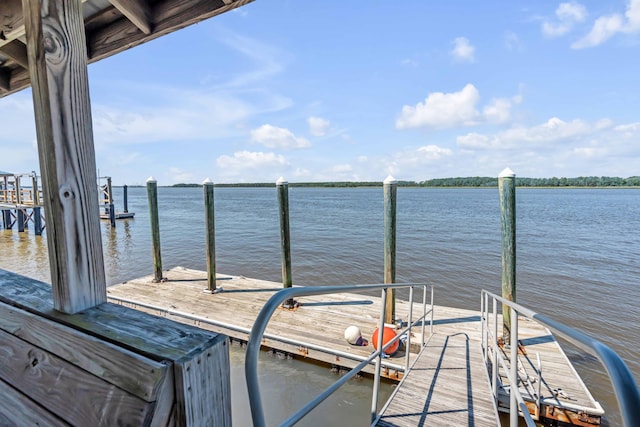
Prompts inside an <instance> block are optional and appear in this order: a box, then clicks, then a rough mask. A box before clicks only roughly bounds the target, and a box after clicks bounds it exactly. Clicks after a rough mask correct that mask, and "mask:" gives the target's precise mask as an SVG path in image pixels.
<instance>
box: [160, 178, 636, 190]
mask: <svg viewBox="0 0 640 427" xmlns="http://www.w3.org/2000/svg"><path fill="white" fill-rule="evenodd" d="M201 186H202V185H201V184H174V185H173V187H201ZM497 186H498V178H495V177H488V176H470V177H457V178H438V179H429V180H426V181H398V187H480V188H482V187H497ZM516 186H518V187H640V176H632V177H629V178H618V177H611V176H579V177H577V178H556V177H552V178H520V177H516ZM216 187H275V184H274V183H272V182H256V183H237V184H216ZM289 187H316V188H318V187H321V188H322V187H325V188H355V187H382V182H380V181H340V182H292V183H290V184H289Z"/></svg>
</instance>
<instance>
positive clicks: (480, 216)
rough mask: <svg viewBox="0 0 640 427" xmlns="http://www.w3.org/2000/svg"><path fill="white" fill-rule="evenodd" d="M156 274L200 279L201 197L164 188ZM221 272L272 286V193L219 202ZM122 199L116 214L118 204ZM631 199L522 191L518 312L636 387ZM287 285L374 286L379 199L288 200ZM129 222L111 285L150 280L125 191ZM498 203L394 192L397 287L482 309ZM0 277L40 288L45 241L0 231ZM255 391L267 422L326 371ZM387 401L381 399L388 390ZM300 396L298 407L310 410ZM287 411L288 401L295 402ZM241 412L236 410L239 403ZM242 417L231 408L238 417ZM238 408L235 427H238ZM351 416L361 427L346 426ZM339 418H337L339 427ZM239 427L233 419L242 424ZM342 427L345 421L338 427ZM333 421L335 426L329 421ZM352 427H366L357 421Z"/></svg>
mask: <svg viewBox="0 0 640 427" xmlns="http://www.w3.org/2000/svg"><path fill="white" fill-rule="evenodd" d="M158 191H159V204H160V209H161V212H160V227H161V230H160V233H161V241H162V253H163V266H164V268H169V267H173V266H176V265H181V266H185V267H190V268H195V269H201V270H204V269H206V263H205V262H206V261H205V256H204V254H205V245H204V219H203V217H204V214H203V207H202V190H201V189H199V188H195V189H176V188H160V189H159V190H158ZM215 191H216V195H215V197H216V251H217V265H218V271H220V272H222V273H228V274H236V275H245V276H247V277H254V278H260V279H266V280H274V281H279V280H280V252H279V250H280V249H279V245H280V241H279V239H280V237H279V223H278V211H277V198H276V192H275V189H274V188H256V189H254V188H233V189H231V188H229V189H227V188H219V189H216V190H215ZM120 192H121V190H120V189H116V201H117V202H118V201H120V202H121V195H120V194H119V193H120ZM639 202H640V190H635V189H621V190H616V189H607V190H591V189H549V190H545V189H519V190H518V192H517V211H516V212H517V297H518V302H520V303H522V304H524V305H527V306H529V307H530V308H532V309H534V310H536V311H539V312H541V313H545V314H548V315H550V316H552V317H554V318H555V319H558V320H560V321H562V322H565V323H567V324H569V325H572V326H575V327H578V328H580V329H582V330H583V331H585V332H587V333H590V334H592V335H593V336H595V337H598V338H599V339H600V340H602V341H604V342H605V343H606V344H608V345H610V346H611V347H613V348H614V349H615V350H616V351H618V353H619V354H620V355H621V356H622V357H623V358H624V359H625V361H626V362H627V363H628V364H629V366H630V368H631V369H632V371H633V372H634V374H635V376H636V378H640V349H639V348H638V346H637V343H638V342H640V328H638V327H637V322H638V320H639V319H640V306H639V304H638V302H640V283H639V281H640V262H639V261H638V260H639V256H640V231H639V230H640V203H639ZM289 205H290V209H291V213H290V216H291V235H292V236H291V238H292V262H293V279H294V284H298V285H327V284H341V283H345V284H346V283H349V284H352V283H379V282H381V281H382V266H383V259H382V239H383V217H382V213H383V210H382V207H383V206H382V189H380V188H378V189H371V188H367V189H319V188H304V189H303V188H291V189H290V190H289ZM129 210H130V211H133V212H136V218H135V219H134V220H130V221H120V222H118V224H117V226H116V228H115V229H111V228H110V227H109V225H108V224H107V223H103V226H102V238H103V245H104V254H105V266H106V270H107V271H106V273H107V280H108V282H109V283H112V284H113V283H119V282H122V281H125V280H128V279H131V278H134V277H138V276H142V275H146V274H150V273H151V272H152V254H151V243H150V233H149V221H148V211H147V210H148V208H147V202H146V191H145V189H144V188H130V189H129ZM499 218H500V217H499V204H498V194H497V190H496V189H405V188H400V189H398V217H397V223H398V233H397V281H398V282H401V281H415V282H421V281H430V282H431V283H433V284H435V285H436V287H437V288H436V302H437V303H438V304H446V305H451V306H456V307H461V308H469V309H478V308H479V292H480V290H481V289H482V288H486V289H489V290H492V291H494V292H496V293H500V277H501V271H500V224H499ZM0 254H1V255H2V256H1V257H0V268H3V269H7V270H12V271H16V272H20V273H22V274H25V275H27V276H31V277H35V278H38V279H42V280H45V281H48V280H49V271H48V267H47V255H46V238H44V239H40V238H36V237H35V236H33V234H32V233H18V232H17V230H14V231H8V230H0ZM565 349H566V351H567V353H568V354H569V356H570V358H571V359H572V360H573V361H574V363H575V365H576V368H577V370H578V371H579V372H580V373H581V375H582V376H583V379H584V380H585V382H586V383H587V385H588V386H589V387H590V389H591V391H592V393H593V394H594V396H595V397H596V399H598V400H599V401H600V402H601V403H602V404H603V406H604V407H605V410H606V411H607V413H608V418H609V421H610V422H611V425H616V424H618V422H619V418H618V417H617V414H616V413H617V407H616V406H615V400H614V398H613V397H612V391H611V387H610V385H609V382H608V380H607V378H606V376H605V375H604V374H603V373H602V369H601V368H600V366H599V364H598V363H597V362H596V361H594V360H593V359H592V358H591V357H586V356H585V355H584V354H582V353H580V352H579V351H577V350H574V349H572V348H570V347H568V346H566V347H565ZM232 358H233V359H234V360H236V362H237V363H236V364H235V366H236V368H234V372H233V373H232V375H233V386H234V393H235V395H237V396H242V395H243V393H246V391H242V388H243V386H244V384H243V382H244V380H243V378H242V375H243V374H242V373H241V372H238V370H239V369H241V366H240V365H241V364H242V362H241V359H242V351H241V350H240V349H237V348H236V349H234V350H233V354H232ZM261 363H263V364H264V366H265V368H264V369H263V371H265V375H264V378H263V380H264V381H265V382H266V383H267V384H269V387H270V389H271V390H278V392H272V393H277V395H276V396H271V397H270V399H273V400H272V401H273V402H281V403H282V404H283V408H282V409H278V408H277V407H275V403H274V405H266V406H273V407H274V409H273V413H271V414H270V415H269V417H270V418H269V420H270V422H277V421H278V420H282V419H284V418H286V416H287V414H289V413H290V412H291V411H293V409H295V408H298V407H299V406H301V405H302V404H304V403H305V402H306V401H307V400H308V399H309V398H310V397H311V396H312V393H313V392H316V391H317V390H319V389H321V388H322V387H319V386H318V385H317V384H319V383H322V382H324V381H325V379H326V380H327V381H331V380H333V379H334V377H332V376H331V374H329V373H328V371H327V370H326V369H324V368H319V367H309V365H300V364H299V362H296V361H288V360H284V361H277V360H273V359H269V358H268V357H267V356H265V358H264V360H262V362H261ZM369 388H370V382H368V381H361V382H354V383H353V384H350V385H349V389H348V390H347V391H346V392H344V393H342V394H341V395H340V396H338V397H337V398H336V401H337V402H338V403H339V407H341V408H342V411H343V412H342V413H340V412H336V414H338V415H336V416H337V417H338V418H337V419H336V420H335V422H334V421H330V422H329V423H328V420H327V419H326V418H323V417H322V416H321V417H319V419H318V421H317V425H338V424H342V423H343V422H344V421H345V419H348V420H349V422H350V423H351V424H352V425H360V424H359V423H360V422H362V425H364V424H366V416H365V417H364V418H362V414H366V413H367V412H368V407H369V403H368V401H367V400H368V399H369V398H370V397H369V394H368V393H369ZM386 391H387V392H388V390H386ZM307 395H308V396H307ZM292 399H296V400H295V401H294V400H292ZM236 400H237V401H240V400H241V399H236ZM239 405H240V406H239ZM241 405H242V404H241V403H234V421H235V423H236V425H246V424H247V422H248V418H246V416H247V410H246V407H244V406H241ZM354 413H357V414H359V416H360V418H358V417H356V416H354V415H349V414H354ZM345 414H346V415H345ZM243 416H244V417H245V418H242V417H243ZM344 417H347V418H344ZM339 420H341V421H339ZM360 420H362V421H360Z"/></svg>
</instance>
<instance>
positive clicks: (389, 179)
mask: <svg viewBox="0 0 640 427" xmlns="http://www.w3.org/2000/svg"><path fill="white" fill-rule="evenodd" d="M397 183H398V181H396V179H395V178H394V177H392V176H391V175H389V176H388V177H386V178H385V180H384V182H383V184H384V185H390V184H397Z"/></svg>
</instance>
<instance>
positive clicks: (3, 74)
mask: <svg viewBox="0 0 640 427" xmlns="http://www.w3.org/2000/svg"><path fill="white" fill-rule="evenodd" d="M10 80H11V76H10V75H9V73H8V72H7V71H5V70H0V91H5V92H9V90H10V89H11V84H10Z"/></svg>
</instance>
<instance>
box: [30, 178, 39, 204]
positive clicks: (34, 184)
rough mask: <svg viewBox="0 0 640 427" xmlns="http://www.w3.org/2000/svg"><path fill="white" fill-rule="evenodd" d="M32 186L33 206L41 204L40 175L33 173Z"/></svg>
mask: <svg viewBox="0 0 640 427" xmlns="http://www.w3.org/2000/svg"><path fill="white" fill-rule="evenodd" d="M31 187H32V188H33V206H40V191H38V175H36V173H35V172H33V175H31Z"/></svg>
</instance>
